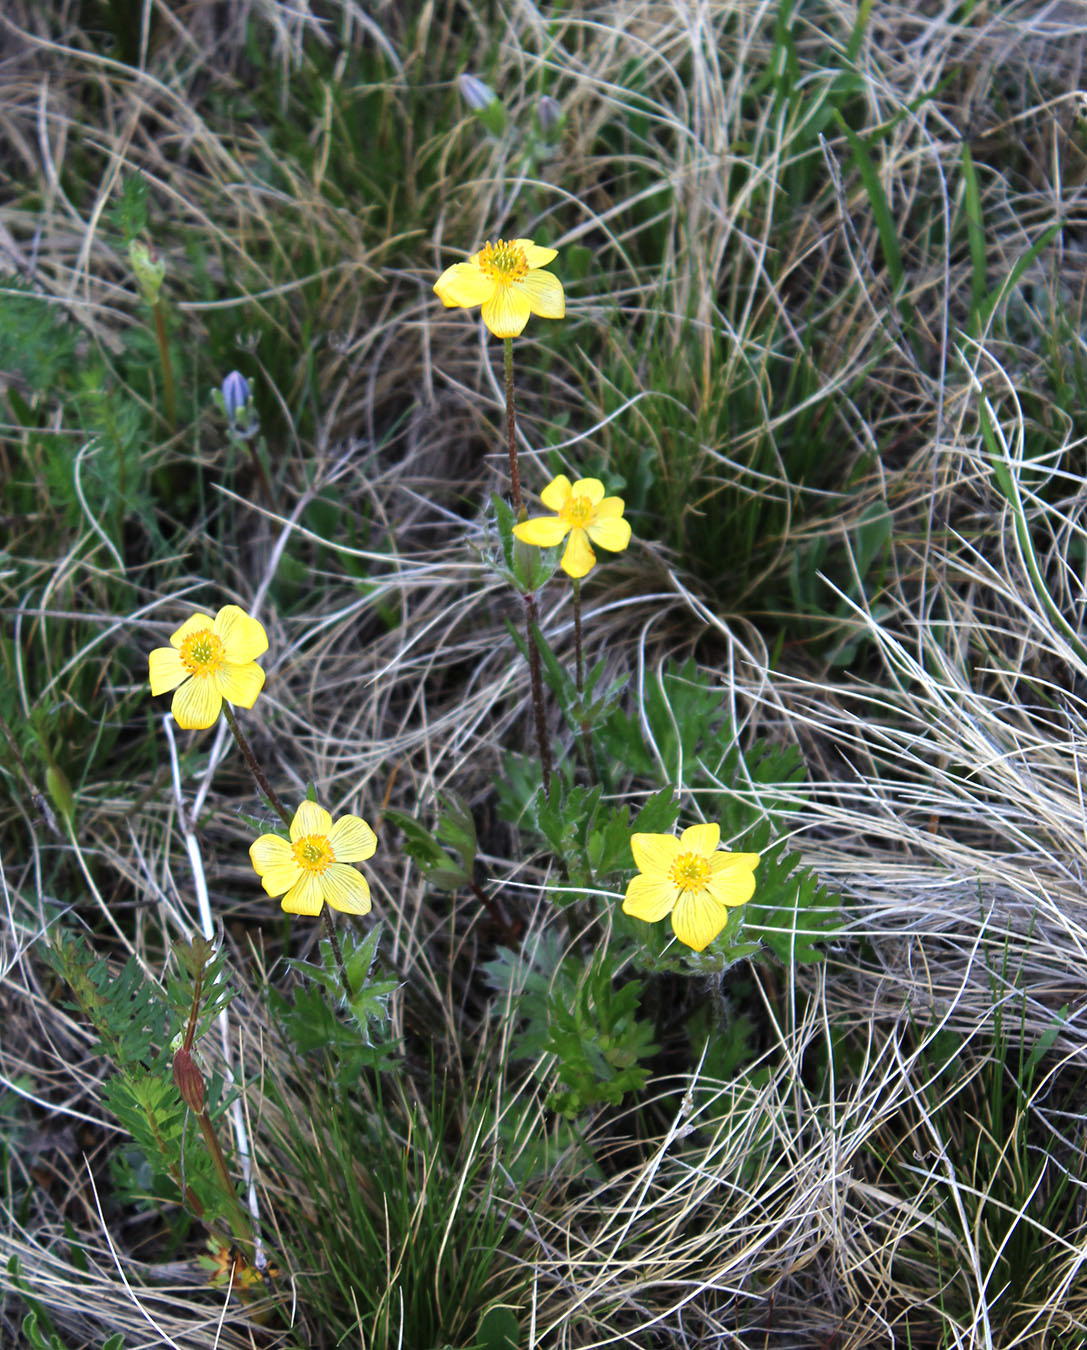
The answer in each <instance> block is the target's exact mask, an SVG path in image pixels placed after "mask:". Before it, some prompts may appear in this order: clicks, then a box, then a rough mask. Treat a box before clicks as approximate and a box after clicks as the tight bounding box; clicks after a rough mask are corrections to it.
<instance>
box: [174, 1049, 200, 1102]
mask: <svg viewBox="0 0 1087 1350" xmlns="http://www.w3.org/2000/svg"><path fill="white" fill-rule="evenodd" d="M174 1082H175V1083H176V1084H177V1090H178V1092H180V1093H181V1100H182V1101H183V1102H184V1103H185V1105H186V1106H187V1107H188V1108H189V1110H190V1111H195V1112H196V1114H197V1115H199V1114H200V1112H201V1111H203V1109H204V1075H203V1074H202V1073H201V1072H200V1070H199V1069H198V1068H197V1065H196V1060H195V1059H193V1057H192V1054H191V1053H190V1052H189V1051H188V1050H186V1049H185V1047H184V1046H182V1047H181V1049H180V1050H178V1052H177V1053H176V1054H175V1055H174Z"/></svg>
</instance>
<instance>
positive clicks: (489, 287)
mask: <svg viewBox="0 0 1087 1350" xmlns="http://www.w3.org/2000/svg"><path fill="white" fill-rule="evenodd" d="M473 256H478V255H473ZM434 293H435V295H437V297H438V299H439V300H440V301H441V302H442V304H443V305H445V307H446V308H447V309H452V308H454V306H459V308H461V309H471V308H472V306H473V305H482V304H484V303H485V302H486V301H488V300H489V299H490V298H491V296H492V295H493V294H494V281H493V279H492V278H491V277H489V276H487V275H486V273H485V272H484V271H483V270H482V269H481V268H480V267H477V266H476V264H475V262H474V261H470V262H462V263H454V264H453V266H452V267H447V268H446V269H445V271H444V272H443V273H442V274H441V276H440V277H439V278H438V280H437V281H436V282H435V283H434Z"/></svg>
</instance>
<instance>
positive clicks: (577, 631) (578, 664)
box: [573, 577, 585, 694]
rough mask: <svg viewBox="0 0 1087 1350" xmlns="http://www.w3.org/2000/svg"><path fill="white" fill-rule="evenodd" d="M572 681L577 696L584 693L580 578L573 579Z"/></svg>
mask: <svg viewBox="0 0 1087 1350" xmlns="http://www.w3.org/2000/svg"><path fill="white" fill-rule="evenodd" d="M573 582H574V681H575V683H576V685H577V691H578V693H579V694H583V693H584V692H585V671H584V667H583V663H582V657H581V578H580V577H574V578H573Z"/></svg>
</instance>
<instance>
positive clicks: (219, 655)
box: [180, 628, 226, 680]
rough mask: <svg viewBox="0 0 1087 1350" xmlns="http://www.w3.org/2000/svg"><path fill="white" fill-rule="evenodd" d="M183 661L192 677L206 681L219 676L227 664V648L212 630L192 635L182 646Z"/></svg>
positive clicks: (204, 629)
mask: <svg viewBox="0 0 1087 1350" xmlns="http://www.w3.org/2000/svg"><path fill="white" fill-rule="evenodd" d="M180 655H181V661H182V664H183V665H184V666H185V669H186V670H187V671H188V672H189V674H190V675H194V676H195V677H196V678H197V679H200V680H206V679H211V678H212V677H213V676H215V675H218V673H219V671H220V670H222V668H223V666H224V664H225V663H226V647H225V646H224V645H223V640H222V638H221V637H219V636H218V634H216V633H213V632H212V631H211V629H210V628H201V629H199V630H198V631H197V632H195V633H190V634H189V636H188V637H187V638H185V640H184V641H183V642H182V644H181V652H180Z"/></svg>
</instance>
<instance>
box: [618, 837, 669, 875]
mask: <svg viewBox="0 0 1087 1350" xmlns="http://www.w3.org/2000/svg"><path fill="white" fill-rule="evenodd" d="M630 851H631V853H633V854H634V862H635V865H636V866H637V868H638V871H639V872H645V873H646V875H647V876H660V877H663V876H666V875H667V873H668V869H669V868H670V867H671V866H672V864H673V863H674V862H675V860H676V857H677V856H678V854H679V840H678V839H677V838H676V836H675V835H674V834H632V835H631V836H630Z"/></svg>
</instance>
